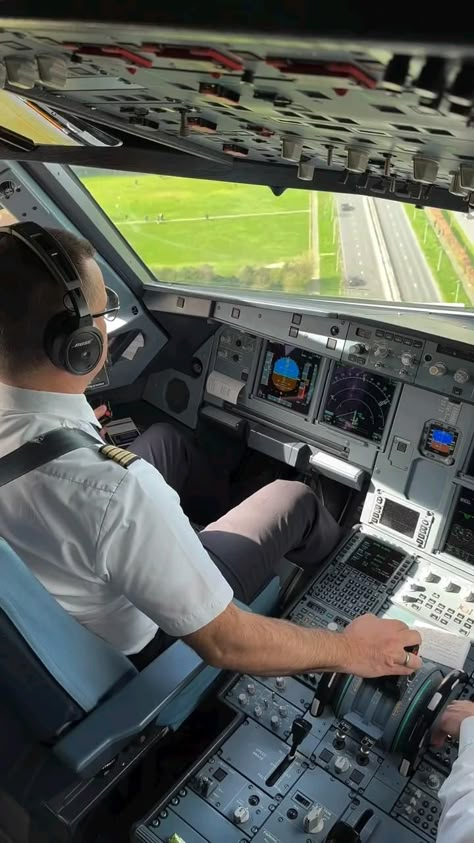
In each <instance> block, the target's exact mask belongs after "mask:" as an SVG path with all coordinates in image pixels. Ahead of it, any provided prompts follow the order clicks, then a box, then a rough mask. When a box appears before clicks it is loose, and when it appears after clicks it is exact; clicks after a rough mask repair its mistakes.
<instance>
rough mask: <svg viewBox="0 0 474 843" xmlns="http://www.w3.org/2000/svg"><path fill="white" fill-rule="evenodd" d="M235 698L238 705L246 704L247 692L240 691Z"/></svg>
mask: <svg viewBox="0 0 474 843" xmlns="http://www.w3.org/2000/svg"><path fill="white" fill-rule="evenodd" d="M237 699H238V702H239V705H247V703H248V697H247V694H244V693H241V694H239V696H238V697H237Z"/></svg>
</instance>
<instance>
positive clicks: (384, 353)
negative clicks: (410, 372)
mask: <svg viewBox="0 0 474 843" xmlns="http://www.w3.org/2000/svg"><path fill="white" fill-rule="evenodd" d="M389 354H390V349H389V347H388V345H376V346H375V351H374V357H380V358H382V359H384V358H385V357H388V355H389Z"/></svg>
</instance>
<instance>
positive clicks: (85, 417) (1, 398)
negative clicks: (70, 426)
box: [0, 383, 101, 429]
mask: <svg viewBox="0 0 474 843" xmlns="http://www.w3.org/2000/svg"><path fill="white" fill-rule="evenodd" d="M0 413H26V414H30V413H33V414H36V413H41V414H42V415H48V416H59V417H60V418H61V419H67V420H68V421H71V422H86V423H87V424H92V425H94V427H97V428H99V429H100V427H101V425H100V423H99V422H98V421H97V419H96V417H95V415H94V411H93V410H92V407H91V406H90V404H88V402H87V399H86V397H85V395H83V394H77V393H76V394H73V395H71V394H69V393H65V392H41V391H39V390H35V389H20V388H19V387H16V386H8V385H7V384H5V383H0Z"/></svg>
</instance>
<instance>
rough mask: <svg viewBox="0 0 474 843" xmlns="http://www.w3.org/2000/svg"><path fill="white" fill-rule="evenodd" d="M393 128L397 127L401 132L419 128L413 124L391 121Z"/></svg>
mask: <svg viewBox="0 0 474 843" xmlns="http://www.w3.org/2000/svg"><path fill="white" fill-rule="evenodd" d="M392 126H393V128H394V129H399V130H400V131H401V132H419V131H420V130H419V129H417V128H416V127H415V126H410V125H407V124H405V123H402V124H398V123H392Z"/></svg>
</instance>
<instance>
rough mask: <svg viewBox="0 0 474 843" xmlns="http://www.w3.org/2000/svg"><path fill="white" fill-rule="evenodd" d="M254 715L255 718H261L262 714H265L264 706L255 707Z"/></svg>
mask: <svg viewBox="0 0 474 843" xmlns="http://www.w3.org/2000/svg"><path fill="white" fill-rule="evenodd" d="M253 713H254V715H255V717H261V716H262V714H263V708H262V706H261V705H258V704H257V705H256V706H255V708H254V710H253Z"/></svg>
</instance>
